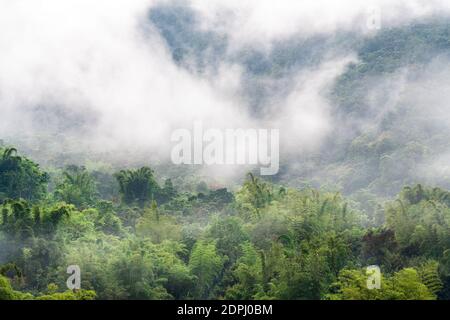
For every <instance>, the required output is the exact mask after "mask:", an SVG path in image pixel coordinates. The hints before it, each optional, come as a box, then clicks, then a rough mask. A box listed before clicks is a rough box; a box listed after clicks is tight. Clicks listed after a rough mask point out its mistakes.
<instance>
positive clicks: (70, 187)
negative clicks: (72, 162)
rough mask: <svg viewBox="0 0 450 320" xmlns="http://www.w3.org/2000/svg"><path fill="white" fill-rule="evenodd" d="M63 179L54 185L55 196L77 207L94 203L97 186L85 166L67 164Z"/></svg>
mask: <svg viewBox="0 0 450 320" xmlns="http://www.w3.org/2000/svg"><path fill="white" fill-rule="evenodd" d="M63 177H64V178H63V181H62V182H61V183H60V184H58V185H57V186H56V190H55V197H56V198H57V199H58V200H60V201H64V202H67V203H70V204H74V205H75V206H77V207H78V208H84V207H87V206H91V205H93V204H94V202H95V200H96V198H97V187H96V185H95V182H94V179H93V178H92V177H91V175H90V174H89V172H88V171H87V170H86V168H85V167H77V166H69V167H67V168H66V170H65V171H64V172H63Z"/></svg>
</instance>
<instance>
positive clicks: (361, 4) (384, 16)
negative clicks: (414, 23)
mask: <svg viewBox="0 0 450 320" xmlns="http://www.w3.org/2000/svg"><path fill="white" fill-rule="evenodd" d="M189 3H191V5H192V7H193V8H194V9H196V10H197V11H198V12H199V13H200V14H201V15H202V17H203V25H204V27H205V28H213V29H214V28H215V29H216V30H220V31H222V32H225V33H227V34H228V35H229V36H230V37H231V39H232V41H233V43H234V44H236V43H237V44H239V45H242V44H244V43H255V44H260V45H263V46H264V45H268V44H270V41H272V40H277V39H278V40H279V39H280V38H281V39H282V38H288V37H289V36H292V35H302V36H311V35H315V34H321V33H322V34H326V33H332V32H336V31H337V30H346V31H360V32H363V33H367V32H369V31H370V30H367V21H368V20H369V18H370V15H371V14H372V13H373V12H372V10H371V8H373V7H377V8H379V10H380V14H381V23H382V25H383V24H384V26H386V25H396V24H400V23H405V22H408V21H410V20H411V19H416V18H421V17H424V16H427V15H430V14H436V13H438V14H442V13H448V12H450V3H449V2H448V1H446V0H369V1H361V0H341V1H335V0H278V1H273V0H227V1H224V0H208V1H204V0H191V1H190V2H189Z"/></svg>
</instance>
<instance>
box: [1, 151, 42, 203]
mask: <svg viewBox="0 0 450 320" xmlns="http://www.w3.org/2000/svg"><path fill="white" fill-rule="evenodd" d="M48 181H49V175H48V174H47V173H46V172H43V171H41V170H40V168H39V165H37V164H36V163H34V162H32V161H31V160H29V159H27V158H24V157H21V156H18V155H17V150H16V149H15V148H6V149H3V150H2V149H0V201H3V200H4V199H6V198H12V199H19V198H23V199H25V200H30V201H35V200H39V199H42V198H43V197H44V195H45V194H46V191H47V183H48Z"/></svg>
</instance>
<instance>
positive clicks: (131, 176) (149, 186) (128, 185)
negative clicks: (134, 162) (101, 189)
mask: <svg viewBox="0 0 450 320" xmlns="http://www.w3.org/2000/svg"><path fill="white" fill-rule="evenodd" d="M115 177H116V179H117V181H118V182H119V188H120V193H121V195H122V199H123V201H124V202H125V203H126V204H133V203H137V204H138V205H140V206H144V205H145V204H147V203H150V202H151V200H153V199H156V197H157V195H158V192H159V189H160V188H159V186H158V183H157V182H156V180H155V178H154V176H153V170H152V169H150V168H148V167H142V168H140V169H137V170H122V171H120V172H119V173H116V174H115Z"/></svg>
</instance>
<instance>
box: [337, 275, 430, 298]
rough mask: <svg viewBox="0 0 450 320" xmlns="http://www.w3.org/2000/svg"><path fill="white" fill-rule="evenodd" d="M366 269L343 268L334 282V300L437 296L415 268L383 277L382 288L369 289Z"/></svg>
mask: <svg viewBox="0 0 450 320" xmlns="http://www.w3.org/2000/svg"><path fill="white" fill-rule="evenodd" d="M367 279H368V275H367V274H366V272H365V271H364V270H342V271H341V273H340V274H339V278H338V281H337V282H336V283H335V284H334V286H335V288H336V290H337V291H338V293H336V294H330V295H328V298H329V299H332V300H433V299H436V296H435V295H434V294H433V293H432V292H431V291H430V290H429V289H428V288H427V286H426V285H425V284H424V283H423V282H422V281H421V279H420V276H419V274H418V272H417V271H416V270H415V269H412V268H407V269H403V270H401V271H399V272H397V273H395V274H394V275H393V276H392V277H382V280H381V288H380V289H369V288H368V286H367Z"/></svg>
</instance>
